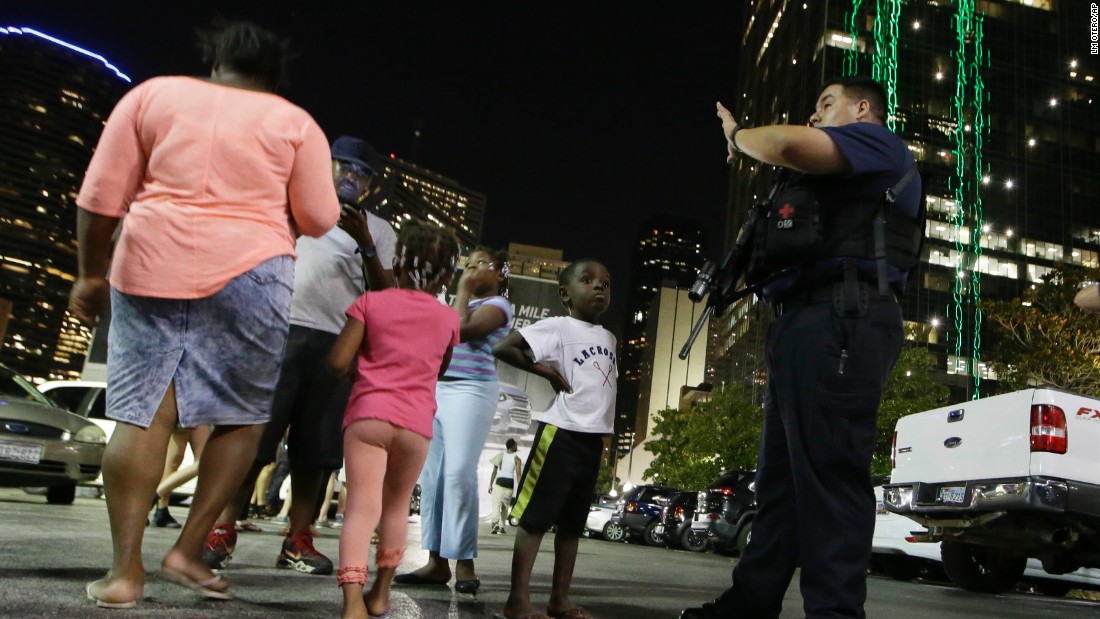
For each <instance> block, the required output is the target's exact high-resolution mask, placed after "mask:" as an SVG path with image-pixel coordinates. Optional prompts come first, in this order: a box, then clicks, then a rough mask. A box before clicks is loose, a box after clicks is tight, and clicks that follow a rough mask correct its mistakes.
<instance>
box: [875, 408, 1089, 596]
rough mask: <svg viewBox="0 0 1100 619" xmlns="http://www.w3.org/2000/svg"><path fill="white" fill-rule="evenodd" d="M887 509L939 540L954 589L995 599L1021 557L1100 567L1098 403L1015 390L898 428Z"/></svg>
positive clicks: (1062, 569)
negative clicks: (955, 585)
mask: <svg viewBox="0 0 1100 619" xmlns="http://www.w3.org/2000/svg"><path fill="white" fill-rule="evenodd" d="M893 458H894V462H893V471H892V474H891V477H890V482H891V483H889V484H887V485H885V486H884V487H883V502H884V504H885V506H886V509H888V510H889V511H892V512H895V513H898V514H902V515H904V516H907V517H909V518H911V519H913V520H915V521H917V522H919V523H920V524H922V525H924V526H925V527H927V529H928V531H927V533H921V534H917V535H916V537H917V538H918V539H919V540H920V541H927V542H937V541H942V542H943V543H942V546H941V548H942V558H943V567H944V570H945V571H946V572H947V575H948V576H949V577H950V578H951V580H952V581H954V582H955V584H957V585H959V586H960V587H963V588H964V589H968V590H971V591H981V592H986V593H999V592H1001V591H1006V590H1008V589H1010V588H1012V587H1013V586H1014V585H1015V584H1016V582H1017V581H1018V580H1019V579H1020V576H1021V574H1022V573H1023V571H1024V566H1025V563H1026V561H1027V559H1028V558H1029V557H1032V558H1035V559H1038V560H1039V561H1041V562H1042V565H1043V569H1044V570H1046V571H1047V572H1049V573H1051V574H1066V573H1069V572H1073V571H1075V570H1078V569H1079V568H1090V567H1100V400H1096V399H1092V398H1088V397H1085V396H1082V395H1078V394H1075V393H1069V392H1066V391H1060V390H1057V389H1048V388H1041V389H1025V390H1023V391H1016V392H1014V393H1008V394H1005V395H999V396H993V397H989V398H984V399H981V400H974V401H972V402H966V403H963V404H957V405H954V406H945V407H943V408H938V409H934V410H930V411H927V412H924V413H917V414H915V415H910V416H908V417H903V418H901V419H900V420H898V423H897V426H896V427H895V431H894V449H893Z"/></svg>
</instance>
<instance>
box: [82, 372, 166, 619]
mask: <svg viewBox="0 0 1100 619" xmlns="http://www.w3.org/2000/svg"><path fill="white" fill-rule="evenodd" d="M176 418H177V411H176V390H175V384H174V383H172V384H169V385H168V390H167V392H166V393H165V394H164V398H163V399H162V400H161V403H160V406H159V407H157V411H156V413H154V415H153V421H152V423H150V424H149V427H148V428H142V427H139V426H135V425H131V424H128V423H119V424H117V425H116V426H115V430H114V432H113V433H112V434H111V441H110V443H108V444H107V449H106V450H105V451H104V453H103V491H104V493H105V494H106V497H107V515H108V517H109V518H110V521H111V542H112V550H113V561H112V564H111V571H110V572H108V574H107V578H105V579H103V580H100V581H97V582H95V583H92V585H91V587H90V589H89V592H90V593H91V594H92V595H93V596H95V597H96V598H97V599H100V600H103V601H106V602H128V601H130V600H136V599H140V598H141V597H142V594H143V592H144V587H145V567H144V565H143V564H142V562H141V541H142V539H143V538H144V536H145V515H146V513H147V512H148V511H149V497H150V496H151V495H152V494H153V492H154V491H155V490H156V487H157V482H158V481H159V480H160V478H161V475H162V474H163V466H162V464H163V463H164V462H165V458H166V452H167V449H168V440H169V437H170V436H171V435H172V431H173V430H174V429H175V427H176Z"/></svg>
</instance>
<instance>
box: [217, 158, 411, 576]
mask: <svg viewBox="0 0 1100 619" xmlns="http://www.w3.org/2000/svg"><path fill="white" fill-rule="evenodd" d="M381 171H382V164H381V159H380V158H379V156H378V153H377V152H375V150H374V149H373V148H371V146H370V145H369V144H367V143H366V142H364V141H363V140H360V139H359V138H354V137H350V136H341V137H339V138H337V139H336V140H335V141H334V142H333V143H332V173H331V177H330V184H331V185H335V187H336V194H337V195H338V196H339V198H340V202H341V214H340V224H339V227H338V228H334V229H333V230H330V231H329V232H328V233H327V234H325V235H324V236H322V237H321V238H318V239H302V241H301V242H300V243H299V244H298V263H297V265H296V267H295V270H294V294H293V297H292V299H291V305H290V336H289V338H288V340H287V345H286V355H285V357H284V359H283V366H282V370H281V371H280V373H279V382H278V386H277V388H276V390H275V399H274V404H273V407H272V410H271V421H270V422H269V423H268V424H267V426H266V427H265V428H264V433H263V436H262V437H261V439H260V447H259V452H258V456H257V458H256V462H255V463H254V464H253V466H252V470H251V471H249V474H248V477H246V478H245V481H244V483H242V484H241V487H240V489H239V490H238V492H237V494H236V495H235V496H234V497H233V499H232V500H231V501H229V502H228V503H227V504H226V506H225V509H224V510H222V513H221V515H220V516H219V517H218V520H217V522H216V523H215V524H214V526H213V527H211V529H210V532H209V534H208V535H207V538H206V546H205V548H204V550H203V561H204V562H205V563H206V565H207V566H208V567H210V568H213V569H217V568H224V567H225V566H226V565H227V564H228V562H229V559H230V557H231V556H232V554H233V550H234V549H235V548H236V545H237V532H236V531H235V530H234V526H233V523H234V520H235V519H236V518H237V517H238V514H240V513H241V511H242V510H244V509H245V508H246V507H247V504H248V500H249V497H250V496H251V494H252V488H253V483H254V482H255V479H256V476H257V475H259V473H260V470H261V469H263V467H264V466H265V465H267V464H268V463H270V462H272V461H274V458H275V454H276V450H277V448H278V444H279V441H280V440H282V439H283V438H284V436H285V437H286V444H287V449H288V454H287V455H288V457H289V459H290V487H291V490H290V496H289V498H288V501H289V502H290V508H289V512H288V513H289V515H290V526H289V528H288V533H287V535H286V537H285V538H284V539H283V543H282V547H281V548H280V550H279V554H278V556H277V557H276V559H275V566H276V567H280V568H284V569H293V570H295V571H298V572H302V573H304V574H318V575H323V574H331V573H332V560H330V559H329V558H328V557H326V556H325V555H324V554H322V553H321V552H319V551H318V550H317V549H316V548H315V547H314V545H313V531H314V530H315V529H314V528H313V522H314V520H315V519H316V518H317V514H318V512H319V511H320V510H321V507H322V504H323V503H324V504H327V501H328V500H329V498H328V497H327V496H323V495H324V494H325V493H324V490H325V484H326V483H327V481H328V479H329V477H330V475H331V473H332V472H334V471H336V470H337V469H339V468H340V467H341V465H342V462H343V453H342V449H343V443H342V442H343V438H342V436H341V434H340V421H341V419H342V417H343V414H344V409H345V408H346V407H347V404H348V395H349V393H350V392H351V385H349V384H347V382H346V381H343V380H341V379H340V378H339V377H337V376H333V375H332V374H331V373H329V372H328V370H327V369H326V368H325V357H326V355H328V353H329V351H330V350H331V349H332V344H333V342H335V341H336V335H337V334H338V333H340V329H341V328H342V327H343V325H344V322H345V318H344V311H345V310H346V309H347V308H348V306H350V305H351V304H352V302H353V301H355V299H356V298H357V297H358V296H359V295H361V294H363V292H364V291H366V290H367V289H368V287H369V288H370V289H371V290H380V289H382V288H388V287H390V286H391V285H392V284H393V274H392V271H391V265H392V264H393V259H394V255H395V254H394V243H395V242H396V240H397V236H396V235H395V234H394V231H393V228H392V227H391V226H390V224H388V223H387V222H386V221H384V220H383V219H382V218H380V217H378V216H376V215H374V214H373V213H369V212H367V211H366V210H365V209H363V208H362V207H361V206H360V205H361V203H363V201H364V200H365V199H366V198H367V197H368V196H369V195H370V194H371V191H372V188H373V187H374V182H375V180H377V179H379V178H380V177H381Z"/></svg>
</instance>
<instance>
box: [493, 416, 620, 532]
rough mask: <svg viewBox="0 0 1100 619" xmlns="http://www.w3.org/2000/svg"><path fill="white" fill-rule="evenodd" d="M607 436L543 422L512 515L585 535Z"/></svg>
mask: <svg viewBox="0 0 1100 619" xmlns="http://www.w3.org/2000/svg"><path fill="white" fill-rule="evenodd" d="M602 456H603V436H602V435H600V434H590V433H587V432H574V431H572V430H565V429H562V428H559V427H557V426H553V425H547V424H545V423H539V427H538V431H537V432H535V439H534V442H533V443H532V446H531V455H530V456H528V457H527V465H526V466H524V467H523V477H522V478H521V479H520V490H519V495H518V496H517V497H516V504H515V507H513V508H512V516H514V517H515V518H517V519H519V523H520V525H521V526H526V527H531V528H533V529H541V530H546V529H549V528H550V527H551V526H555V525H556V526H557V527H558V532H559V533H566V534H572V535H580V534H581V533H583V532H584V523H585V521H587V520H588V509H589V507H591V505H592V498H593V494H594V493H595V491H596V479H597V478H598V477H599V475H600V458H601V457H602Z"/></svg>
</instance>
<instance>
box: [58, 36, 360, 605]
mask: <svg viewBox="0 0 1100 619" xmlns="http://www.w3.org/2000/svg"><path fill="white" fill-rule="evenodd" d="M203 42H204V47H205V48H206V51H207V56H208V58H207V59H208V60H212V61H213V71H212V74H211V77H210V78H209V79H198V78H190V77H159V78H154V79H151V80H149V81H147V82H145V83H143V84H141V85H139V86H137V87H136V88H134V89H133V90H132V91H130V92H129V93H128V94H127V95H126V96H125V97H123V99H122V100H121V101H120V102H119V104H118V106H116V107H115V110H114V111H113V112H112V113H111V117H110V119H109V120H108V121H107V124H106V126H105V127H104V130H103V135H102V137H101V138H100V141H99V145H98V147H97V148H96V151H95V155H94V156H93V157H92V161H91V164H90V165H89V167H88V172H87V175H86V176H85V179H84V184H83V186H82V187H81V191H80V195H79V197H78V198H77V204H78V206H79V207H80V209H79V211H78V220H77V237H78V241H79V277H78V279H77V281H76V283H75V285H74V286H73V291H72V296H71V298H70V302H69V309H70V311H72V312H73V313H74V315H75V316H76V317H77V318H78V319H80V320H82V321H84V322H85V323H87V324H93V325H94V324H95V323H96V321H97V319H98V317H99V315H100V313H101V312H102V310H103V309H104V308H105V307H106V306H107V303H108V296H109V302H110V306H111V310H112V312H111V314H112V316H111V328H110V331H109V334H108V363H107V368H108V369H107V371H108V381H107V384H108V387H107V415H108V417H111V418H112V419H115V420H117V421H119V422H120V423H119V424H118V425H117V426H116V428H115V431H114V434H113V435H112V437H111V442H110V444H108V446H107V450H106V452H105V454H104V457H103V480H104V490H105V492H106V495H107V511H108V515H109V516H110V520H111V536H112V540H113V544H114V545H113V550H114V561H113V564H112V567H111V571H110V572H108V574H107V577H106V578H104V579H102V580H97V581H95V582H92V583H89V584H88V586H87V589H86V592H87V595H88V597H89V598H90V599H92V600H94V601H95V602H96V603H97V605H99V606H106V607H120V608H129V607H132V606H134V605H135V604H136V602H137V600H139V599H141V597H142V595H143V593H144V584H145V571H144V567H143V565H142V561H141V541H142V536H143V533H144V530H145V527H144V525H145V513H146V511H148V509H149V497H151V496H153V493H154V491H155V489H156V485H157V481H158V480H159V477H160V473H161V469H162V467H163V465H162V463H163V462H164V457H165V450H166V447H167V443H168V439H169V436H170V435H171V433H172V430H173V428H175V427H176V426H177V425H179V426H182V427H195V426H198V425H201V424H212V425H214V426H215V430H214V432H213V435H212V436H211V437H210V440H209V442H208V443H207V446H206V450H205V453H204V454H203V457H202V460H201V462H200V468H199V484H198V488H197V490H196V492H195V497H194V502H193V503H192V505H191V512H190V516H189V517H188V518H187V522H186V524H185V525H184V527H183V529H182V530H181V532H180V536H179V539H178V540H177V541H176V544H175V546H173V548H172V549H171V550H170V551H169V552H168V554H167V555H166V556H165V557H164V560H163V562H162V563H161V573H162V575H163V576H164V577H165V578H166V579H167V580H170V581H172V582H175V583H177V584H181V585H184V586H186V587H189V588H191V589H193V590H195V591H196V592H198V593H200V594H201V595H203V596H205V597H209V598H216V599H229V598H230V597H231V595H230V594H229V592H228V591H227V589H228V587H229V584H228V583H227V582H225V581H224V580H222V579H221V578H220V577H218V576H214V575H213V573H212V572H210V570H208V569H207V568H206V566H205V565H203V563H202V562H201V560H200V554H201V550H202V545H203V541H204V540H205V538H206V532H207V531H208V530H209V529H210V526H211V525H212V524H213V523H214V519H215V517H216V516H217V514H218V512H219V511H221V508H222V506H223V505H225V503H226V501H227V500H228V499H229V496H230V494H231V493H232V492H233V491H234V490H235V489H236V488H237V487H238V486H239V485H240V483H241V480H242V479H243V478H244V475H245V473H246V472H247V470H248V467H249V466H250V464H251V463H252V461H253V459H254V457H255V451H256V445H257V441H258V440H259V438H260V433H261V432H262V430H263V424H264V423H265V422H267V420H268V416H269V410H270V404H271V399H272V394H273V392H274V388H275V382H276V380H277V378H278V372H279V365H280V362H281V359H282V351H283V346H284V344H285V342H286V336H287V331H288V329H289V308H290V293H291V285H292V281H293V271H294V261H293V259H294V255H295V254H294V244H295V238H296V236H297V235H298V234H307V235H310V236H321V235H322V234H324V233H325V232H327V231H328V230H329V229H330V228H332V226H333V225H334V224H335V223H336V220H337V218H338V216H339V211H340V208H339V204H338V202H337V198H336V193H335V190H334V188H333V184H332V172H331V169H330V166H331V163H330V158H329V149H328V141H327V139H326V138H325V136H324V134H323V133H322V131H321V129H320V128H319V127H318V126H317V124H316V123H315V122H314V121H313V119H312V118H311V117H310V116H309V114H307V113H306V112H305V111H303V110H302V109H300V108H298V107H296V106H294V105H292V104H291V103H289V102H287V101H286V100H285V99H283V98H281V97H279V96H276V95H274V94H272V92H273V91H274V89H275V87H276V85H277V84H278V83H279V80H280V79H281V78H282V75H283V71H284V63H285V58H286V45H285V43H284V42H283V41H281V40H280V39H279V38H277V37H276V36H275V35H273V34H271V33H270V32H267V31H266V30H263V29H261V28H259V27H257V26H255V25H252V24H247V23H235V24H230V25H228V26H226V27H224V28H223V29H221V30H220V31H217V32H212V33H208V34H207V35H205V36H204V41H203ZM120 221H121V226H122V231H121V234H120V236H119V238H118V243H117V247H116V248H115V250H114V256H113V258H111V256H110V253H111V251H110V250H111V237H112V234H113V232H114V230H115V229H116V228H117V227H118V225H119V222H120ZM109 260H110V261H111V273H110V279H109V282H108V278H107V265H108V261H109Z"/></svg>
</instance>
